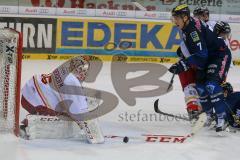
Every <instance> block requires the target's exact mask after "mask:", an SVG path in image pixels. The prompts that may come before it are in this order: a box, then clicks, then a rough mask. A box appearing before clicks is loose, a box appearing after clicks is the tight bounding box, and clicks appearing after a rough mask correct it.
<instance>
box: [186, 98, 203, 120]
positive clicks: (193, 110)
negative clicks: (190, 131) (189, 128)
mask: <svg viewBox="0 0 240 160" xmlns="http://www.w3.org/2000/svg"><path fill="white" fill-rule="evenodd" d="M187 112H188V117H189V120H190V122H191V123H192V124H194V123H195V122H196V121H197V120H198V118H199V114H200V113H201V109H200V107H199V105H198V104H195V103H192V102H190V103H188V104H187Z"/></svg>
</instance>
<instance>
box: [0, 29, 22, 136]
mask: <svg viewBox="0 0 240 160" xmlns="http://www.w3.org/2000/svg"><path fill="white" fill-rule="evenodd" d="M21 66H22V35H21V33H19V32H17V31H16V30H13V29H10V28H3V29H0V134H1V133H14V134H15V135H16V136H18V135H19V110H20V89H21Z"/></svg>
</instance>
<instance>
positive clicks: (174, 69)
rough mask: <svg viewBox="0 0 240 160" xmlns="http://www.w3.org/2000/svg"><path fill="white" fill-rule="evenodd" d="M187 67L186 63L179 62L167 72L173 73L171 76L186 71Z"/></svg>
mask: <svg viewBox="0 0 240 160" xmlns="http://www.w3.org/2000/svg"><path fill="white" fill-rule="evenodd" d="M188 69H189V67H188V66H187V64H186V61H184V60H182V59H181V60H179V61H178V62H177V63H175V64H173V65H172V66H171V67H170V68H169V69H168V71H169V72H171V73H173V74H179V73H181V72H184V71H187V70H188Z"/></svg>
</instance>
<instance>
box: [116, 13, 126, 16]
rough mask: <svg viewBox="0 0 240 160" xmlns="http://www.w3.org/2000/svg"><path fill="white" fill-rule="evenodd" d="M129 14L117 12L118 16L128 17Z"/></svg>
mask: <svg viewBox="0 0 240 160" xmlns="http://www.w3.org/2000/svg"><path fill="white" fill-rule="evenodd" d="M126 15H127V13H126V12H117V16H126Z"/></svg>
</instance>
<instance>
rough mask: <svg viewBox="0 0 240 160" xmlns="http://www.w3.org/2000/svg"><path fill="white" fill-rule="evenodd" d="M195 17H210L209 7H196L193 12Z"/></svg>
mask: <svg viewBox="0 0 240 160" xmlns="http://www.w3.org/2000/svg"><path fill="white" fill-rule="evenodd" d="M193 15H194V16H200V15H209V10H208V8H207V7H196V8H195V9H194V10H193Z"/></svg>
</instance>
